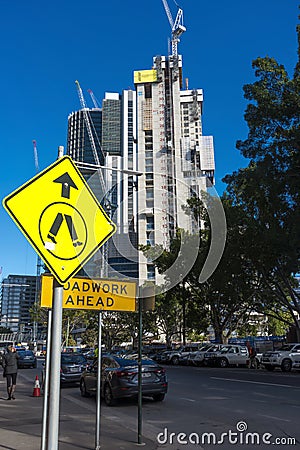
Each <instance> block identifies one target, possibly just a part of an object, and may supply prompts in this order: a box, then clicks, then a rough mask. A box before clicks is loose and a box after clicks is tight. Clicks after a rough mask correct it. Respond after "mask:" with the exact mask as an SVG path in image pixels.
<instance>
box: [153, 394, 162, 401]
mask: <svg viewBox="0 0 300 450" xmlns="http://www.w3.org/2000/svg"><path fill="white" fill-rule="evenodd" d="M164 398H165V394H154V395H153V400H154V401H155V402H162V401H163V399H164Z"/></svg>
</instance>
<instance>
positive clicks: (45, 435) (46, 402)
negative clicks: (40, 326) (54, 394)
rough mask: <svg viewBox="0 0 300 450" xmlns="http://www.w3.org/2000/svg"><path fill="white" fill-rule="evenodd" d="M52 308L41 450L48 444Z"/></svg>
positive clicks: (44, 449)
mask: <svg viewBox="0 0 300 450" xmlns="http://www.w3.org/2000/svg"><path fill="white" fill-rule="evenodd" d="M51 322H52V309H49V310H48V329H47V351H46V367H45V378H44V380H43V384H44V386H43V391H44V392H43V394H44V401H43V424H42V443H41V450H46V444H47V418H48V400H49V378H50V348H51V327H52V324H51Z"/></svg>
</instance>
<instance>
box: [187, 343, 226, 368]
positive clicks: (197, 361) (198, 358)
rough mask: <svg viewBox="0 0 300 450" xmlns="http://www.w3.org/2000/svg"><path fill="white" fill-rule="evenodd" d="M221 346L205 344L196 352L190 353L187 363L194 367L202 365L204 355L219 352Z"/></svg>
mask: <svg viewBox="0 0 300 450" xmlns="http://www.w3.org/2000/svg"><path fill="white" fill-rule="evenodd" d="M221 347H222V345H220V344H206V345H203V347H201V348H200V349H199V350H198V351H197V352H193V353H190V355H189V363H190V364H191V365H194V366H202V365H204V355H205V354H206V353H210V352H216V351H217V350H220V348H221Z"/></svg>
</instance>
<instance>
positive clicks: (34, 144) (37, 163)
mask: <svg viewBox="0 0 300 450" xmlns="http://www.w3.org/2000/svg"><path fill="white" fill-rule="evenodd" d="M32 143H33V155H34V164H35V170H36V173H39V171H40V167H39V158H38V151H37V146H36V141H35V140H33V141H32Z"/></svg>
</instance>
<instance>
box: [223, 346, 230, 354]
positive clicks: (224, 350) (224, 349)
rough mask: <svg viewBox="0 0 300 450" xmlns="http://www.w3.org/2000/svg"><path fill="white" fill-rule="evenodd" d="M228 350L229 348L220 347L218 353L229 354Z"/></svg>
mask: <svg viewBox="0 0 300 450" xmlns="http://www.w3.org/2000/svg"><path fill="white" fill-rule="evenodd" d="M230 348H231V347H222V348H221V350H220V352H221V353H227V352H229V350H230Z"/></svg>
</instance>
